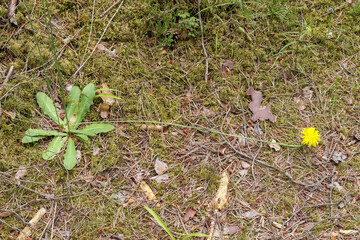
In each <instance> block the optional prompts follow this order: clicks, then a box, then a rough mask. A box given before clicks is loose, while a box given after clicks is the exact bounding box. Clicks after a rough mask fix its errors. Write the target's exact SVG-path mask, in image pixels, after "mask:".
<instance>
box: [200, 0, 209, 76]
mask: <svg viewBox="0 0 360 240" xmlns="http://www.w3.org/2000/svg"><path fill="white" fill-rule="evenodd" d="M200 3H201V0H199V1H198V9H199V22H200V30H201V46H202V48H203V51H204V54H205V82H206V83H207V82H208V75H209V56H208V54H207V51H206V48H205V43H204V31H203V25H202V21H201V10H200Z"/></svg>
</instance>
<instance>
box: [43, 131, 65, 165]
mask: <svg viewBox="0 0 360 240" xmlns="http://www.w3.org/2000/svg"><path fill="white" fill-rule="evenodd" d="M66 138H67V137H64V138H62V137H60V136H57V137H54V139H53V140H52V141H51V142H50V143H49V146H48V147H47V149H46V151H44V152H43V154H42V158H43V159H44V160H51V159H53V158H54V157H55V156H56V154H58V153H59V152H60V150H61V149H62V148H63V146H64V143H65V141H66Z"/></svg>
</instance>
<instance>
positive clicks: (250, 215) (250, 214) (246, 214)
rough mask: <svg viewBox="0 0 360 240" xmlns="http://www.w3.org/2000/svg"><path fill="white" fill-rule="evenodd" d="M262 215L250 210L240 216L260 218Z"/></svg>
mask: <svg viewBox="0 0 360 240" xmlns="http://www.w3.org/2000/svg"><path fill="white" fill-rule="evenodd" d="M261 215H262V214H261V213H259V212H258V211H255V210H250V211H247V212H244V213H243V214H242V215H241V216H243V217H244V218H255V217H257V216H261Z"/></svg>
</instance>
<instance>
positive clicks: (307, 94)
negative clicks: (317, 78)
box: [302, 87, 314, 100]
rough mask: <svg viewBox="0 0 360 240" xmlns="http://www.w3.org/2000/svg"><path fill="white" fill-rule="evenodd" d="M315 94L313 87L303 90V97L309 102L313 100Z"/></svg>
mask: <svg viewBox="0 0 360 240" xmlns="http://www.w3.org/2000/svg"><path fill="white" fill-rule="evenodd" d="M313 93H314V91H312V90H311V87H305V88H303V90H302V95H303V97H304V98H305V99H307V100H311V98H312V95H313Z"/></svg>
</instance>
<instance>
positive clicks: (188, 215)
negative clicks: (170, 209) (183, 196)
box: [183, 208, 196, 222]
mask: <svg viewBox="0 0 360 240" xmlns="http://www.w3.org/2000/svg"><path fill="white" fill-rule="evenodd" d="M195 214H196V211H195V210H193V209H192V208H188V209H186V212H185V215H184V219H183V220H184V222H187V221H189V220H190V218H193V217H194V216H195Z"/></svg>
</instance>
